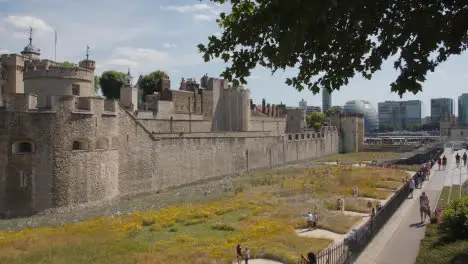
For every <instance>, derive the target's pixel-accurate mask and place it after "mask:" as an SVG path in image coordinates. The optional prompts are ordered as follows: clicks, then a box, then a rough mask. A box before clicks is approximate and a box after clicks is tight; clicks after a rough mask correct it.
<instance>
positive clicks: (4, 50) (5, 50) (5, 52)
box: [0, 49, 9, 54]
mask: <svg viewBox="0 0 468 264" xmlns="http://www.w3.org/2000/svg"><path fill="white" fill-rule="evenodd" d="M8 53H9V52H8V50H7V49H0V54H8Z"/></svg>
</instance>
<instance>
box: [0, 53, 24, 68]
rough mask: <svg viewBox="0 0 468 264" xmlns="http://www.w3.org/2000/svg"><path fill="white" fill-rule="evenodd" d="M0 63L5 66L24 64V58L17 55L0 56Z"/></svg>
mask: <svg viewBox="0 0 468 264" xmlns="http://www.w3.org/2000/svg"><path fill="white" fill-rule="evenodd" d="M0 63H5V64H6V65H7V66H10V65H18V64H24V57H23V55H19V54H15V53H12V54H2V55H0ZM21 66H22V65H21Z"/></svg>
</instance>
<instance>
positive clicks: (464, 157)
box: [463, 152, 468, 166]
mask: <svg viewBox="0 0 468 264" xmlns="http://www.w3.org/2000/svg"><path fill="white" fill-rule="evenodd" d="M467 158H468V156H467V155H466V152H465V153H463V166H466V159H467Z"/></svg>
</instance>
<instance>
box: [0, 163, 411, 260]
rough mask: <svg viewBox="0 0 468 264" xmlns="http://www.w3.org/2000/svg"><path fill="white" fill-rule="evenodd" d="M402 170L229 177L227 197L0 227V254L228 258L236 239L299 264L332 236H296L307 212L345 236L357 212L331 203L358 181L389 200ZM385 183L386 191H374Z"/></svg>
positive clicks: (365, 190) (256, 252)
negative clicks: (74, 220)
mask: <svg viewBox="0 0 468 264" xmlns="http://www.w3.org/2000/svg"><path fill="white" fill-rule="evenodd" d="M404 176H406V173H405V172H404V171H400V170H395V169H386V168H375V167H368V168H352V167H349V166H331V167H317V168H286V169H278V170H269V171H263V172H259V173H255V174H251V175H246V176H241V177H240V180H238V181H232V182H230V183H229V184H228V183H226V184H225V186H224V187H223V188H224V189H223V190H224V197H221V196H219V197H218V196H215V197H213V198H212V199H205V200H201V199H195V198H194V199H190V198H188V199H186V200H185V202H184V203H180V202H174V204H169V205H168V206H167V207H164V208H162V209H158V210H142V211H136V212H133V213H128V214H121V215H120V216H103V217H98V218H95V219H92V220H87V221H83V222H80V223H74V224H72V223H70V224H63V225H62V226H56V227H39V228H27V229H23V230H21V231H3V232H0V259H1V260H2V261H5V263H10V264H18V263H28V264H29V263H51V264H62V263H70V264H74V263H86V264H88V263H93V264H94V263H96V264H100V263H121V264H126V263H171V264H182V263H188V260H190V261H189V262H190V263H198V264H202V263H231V262H232V260H233V257H234V256H235V251H234V250H235V246H236V244H237V243H242V244H243V245H244V246H246V245H248V246H249V247H250V249H251V255H252V257H254V258H258V257H266V258H270V259H275V260H279V261H282V262H283V263H295V262H297V261H298V257H299V256H300V255H301V254H305V253H307V252H309V251H311V250H312V251H314V252H319V251H321V250H322V249H324V248H325V247H327V246H328V245H329V244H330V242H331V241H329V240H326V239H316V238H306V237H299V236H297V234H296V232H295V230H294V229H295V228H298V227H302V226H303V225H304V222H305V221H304V217H303V216H304V215H305V213H307V211H309V210H310V211H316V212H317V213H318V214H319V219H320V220H319V227H320V228H323V229H327V230H330V231H333V232H336V233H341V234H344V233H346V232H347V231H348V230H349V229H350V228H351V227H352V226H353V225H354V224H355V223H356V222H357V221H359V219H360V217H355V216H346V215H343V214H341V213H339V212H335V211H334V210H329V208H328V207H327V202H330V201H336V198H337V197H345V199H348V198H350V199H352V198H351V197H352V187H353V186H355V185H356V186H358V188H359V193H360V195H362V196H366V197H377V198H382V199H384V198H386V196H388V195H389V194H391V189H390V187H392V188H393V187H396V186H397V185H396V183H395V184H394V183H390V182H389V180H391V179H401V177H404ZM376 186H380V187H376ZM385 186H388V187H389V189H377V188H381V187H385ZM173 192H174V193H177V194H178V191H177V190H175V191H173ZM203 193H205V194H204V195H205V196H206V195H208V194H207V193H206V191H204V192H203ZM177 194H174V195H177ZM138 199H140V200H138V201H145V200H151V199H149V198H145V197H140V198H138ZM152 202H153V203H154V202H155V200H152ZM157 202H163V201H159V200H157Z"/></svg>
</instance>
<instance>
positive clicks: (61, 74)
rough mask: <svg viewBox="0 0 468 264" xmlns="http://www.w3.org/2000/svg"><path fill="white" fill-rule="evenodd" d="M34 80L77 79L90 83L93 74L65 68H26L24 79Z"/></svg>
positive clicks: (81, 69)
mask: <svg viewBox="0 0 468 264" xmlns="http://www.w3.org/2000/svg"><path fill="white" fill-rule="evenodd" d="M35 78H58V79H77V80H82V81H87V82H92V81H93V79H94V73H93V71H91V70H88V69H84V68H67V67H58V66H49V67H46V66H38V67H34V68H30V67H28V68H27V69H26V71H25V72H24V79H25V80H26V79H35Z"/></svg>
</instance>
